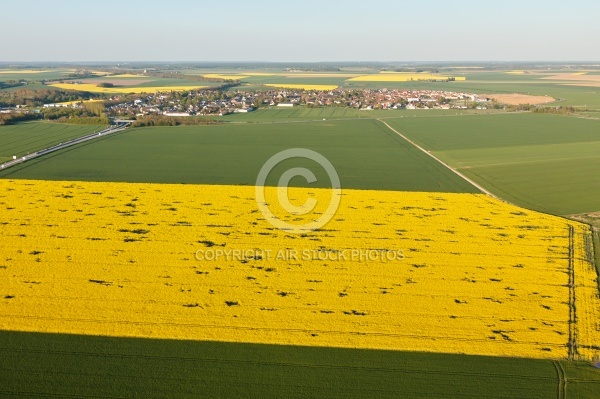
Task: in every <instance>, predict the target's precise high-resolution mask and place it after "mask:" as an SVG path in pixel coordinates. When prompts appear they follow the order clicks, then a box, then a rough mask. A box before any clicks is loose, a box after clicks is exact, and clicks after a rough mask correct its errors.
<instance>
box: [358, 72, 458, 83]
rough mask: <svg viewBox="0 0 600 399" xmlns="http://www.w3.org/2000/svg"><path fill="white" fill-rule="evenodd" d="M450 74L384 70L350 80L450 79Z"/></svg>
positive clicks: (456, 77) (408, 80) (407, 80)
mask: <svg viewBox="0 0 600 399" xmlns="http://www.w3.org/2000/svg"><path fill="white" fill-rule="evenodd" d="M450 78H451V77H450V76H442V75H435V74H431V73H404V72H384V73H379V74H372V75H362V76H357V77H355V78H352V79H348V80H349V81H354V82H410V81H421V80H448V79H450ZM453 78H454V80H457V81H464V80H466V78H465V77H464V76H454V77H453Z"/></svg>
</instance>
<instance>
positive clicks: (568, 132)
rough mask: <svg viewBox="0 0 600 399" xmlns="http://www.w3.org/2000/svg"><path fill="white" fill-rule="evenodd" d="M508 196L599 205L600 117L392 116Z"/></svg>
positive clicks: (562, 207)
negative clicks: (588, 118) (593, 118)
mask: <svg viewBox="0 0 600 399" xmlns="http://www.w3.org/2000/svg"><path fill="white" fill-rule="evenodd" d="M388 123H390V124H391V125H392V126H394V127H395V128H396V129H398V130H399V131H401V132H402V133H403V134H405V135H406V136H408V137H410V138H411V139H413V140H414V141H416V142H417V143H419V144H421V145H423V146H424V147H425V148H427V149H428V150H431V151H432V152H433V153H434V154H435V155H437V156H439V157H440V158H441V159H443V160H444V161H446V162H447V163H449V164H450V165H452V166H454V167H456V168H457V169H459V170H460V172H462V173H464V174H465V175H467V176H469V177H471V178H472V179H474V180H475V181H477V182H478V183H480V184H482V185H483V186H484V187H486V188H488V189H489V190H490V191H492V192H493V193H495V194H496V195H498V196H499V197H501V198H504V199H506V200H508V201H510V202H513V203H516V204H518V205H522V206H524V207H527V208H533V209H536V210H541V211H544V212H549V213H554V214H559V215H570V214H576V213H583V212H592V211H598V210H600V196H598V193H600V174H598V170H600V122H598V121H597V120H586V119H581V118H569V117H564V116H557V115H539V114H529V113H526V114H503V115H480V116H471V117H461V118H450V117H448V118H418V119H410V118H404V119H390V120H389V121H388Z"/></svg>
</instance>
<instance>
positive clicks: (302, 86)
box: [263, 83, 338, 90]
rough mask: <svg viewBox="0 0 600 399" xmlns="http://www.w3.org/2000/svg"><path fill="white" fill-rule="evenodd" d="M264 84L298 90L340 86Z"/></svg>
mask: <svg viewBox="0 0 600 399" xmlns="http://www.w3.org/2000/svg"><path fill="white" fill-rule="evenodd" d="M263 86H269V87H277V88H282V89H298V90H335V89H337V88H338V86H335V85H304V84H288V83H268V84H263Z"/></svg>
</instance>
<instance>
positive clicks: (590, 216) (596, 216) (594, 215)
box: [569, 211, 600, 228]
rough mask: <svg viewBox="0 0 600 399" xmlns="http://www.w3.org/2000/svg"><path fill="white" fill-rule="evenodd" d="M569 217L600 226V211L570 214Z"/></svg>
mask: <svg viewBox="0 0 600 399" xmlns="http://www.w3.org/2000/svg"><path fill="white" fill-rule="evenodd" d="M569 218H571V219H573V220H577V221H578V222H583V223H587V224H591V225H592V226H595V227H597V228H600V211H598V212H587V213H578V214H575V215H569Z"/></svg>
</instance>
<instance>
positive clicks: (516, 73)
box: [506, 71, 525, 75]
mask: <svg viewBox="0 0 600 399" xmlns="http://www.w3.org/2000/svg"><path fill="white" fill-rule="evenodd" d="M506 73H508V74H510V75H524V74H525V71H508V72H506Z"/></svg>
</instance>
